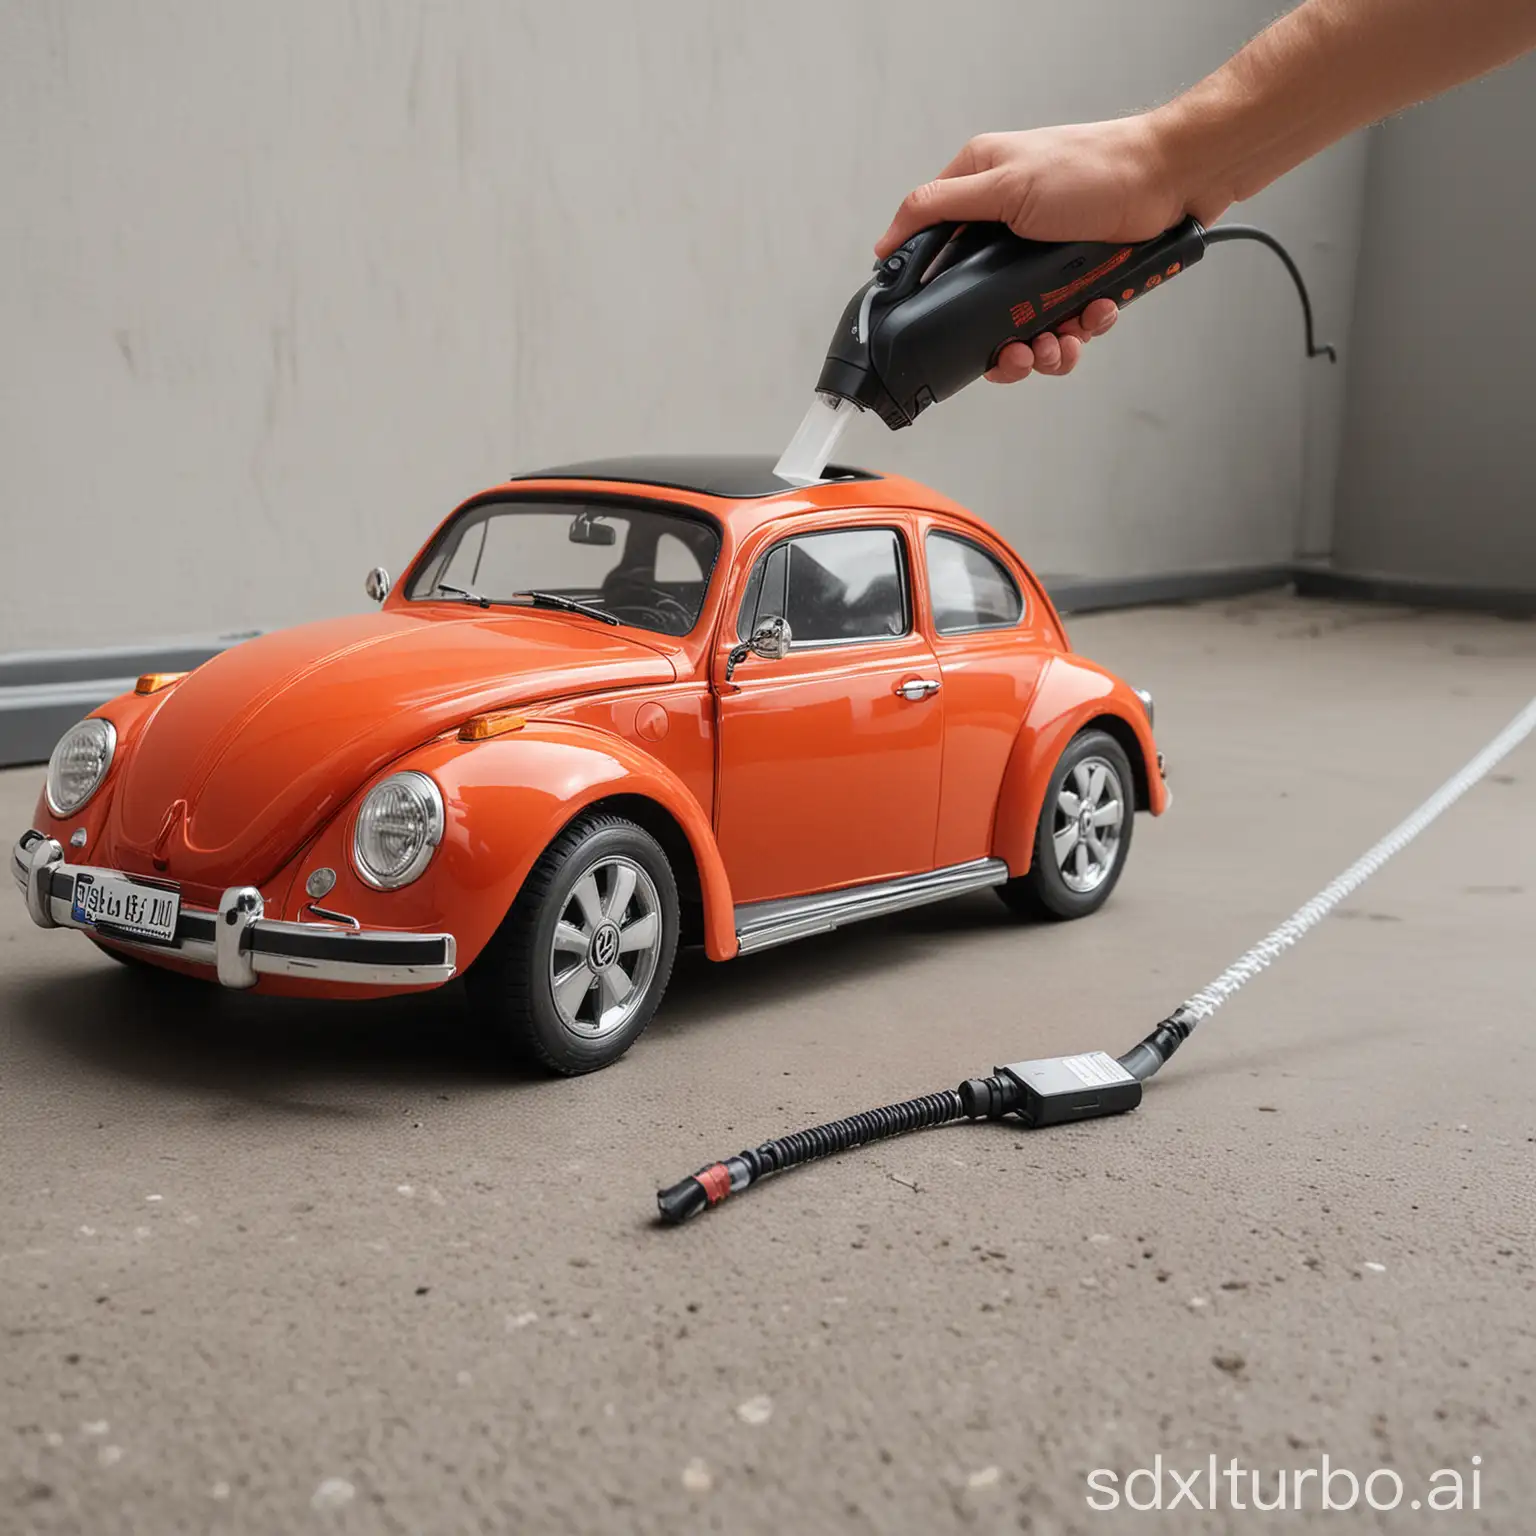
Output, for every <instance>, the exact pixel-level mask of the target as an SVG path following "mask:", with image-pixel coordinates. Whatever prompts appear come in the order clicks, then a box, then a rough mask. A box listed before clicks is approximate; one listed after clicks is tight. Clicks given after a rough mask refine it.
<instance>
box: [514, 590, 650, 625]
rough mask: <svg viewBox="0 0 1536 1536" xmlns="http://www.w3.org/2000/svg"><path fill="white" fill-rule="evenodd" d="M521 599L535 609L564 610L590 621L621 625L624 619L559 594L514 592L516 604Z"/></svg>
mask: <svg viewBox="0 0 1536 1536" xmlns="http://www.w3.org/2000/svg"><path fill="white" fill-rule="evenodd" d="M520 598H525V599H527V601H528V602H530V603H532V604H533V605H534V607H535V608H563V609H564V610H565V611H566V612H567V613H584V614H586V616H587V617H588V618H589V619H601V620H602V621H603V623H604V624H620V623H622V622H623V620H622V619H616V618H614V616H613V615H612V614H611V613H604V612H603V610H602V609H601V608H595V607H593V605H592V604H591V603H580V602H577V600H576V599H575V598H574V597H563V596H561V594H560V593H558V592H514V593H513V594H512V600H513V601H514V602H516V601H517V600H518V599H520Z"/></svg>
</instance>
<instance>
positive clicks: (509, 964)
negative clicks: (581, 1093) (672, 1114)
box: [464, 813, 678, 1076]
mask: <svg viewBox="0 0 1536 1536" xmlns="http://www.w3.org/2000/svg"><path fill="white" fill-rule="evenodd" d="M677 931H678V900H677V882H676V880H675V879H674V877H673V874H672V867H671V865H670V864H669V863H668V862H667V856H666V854H665V853H664V852H663V851H662V848H661V845H660V844H659V843H658V842H657V841H656V839H655V838H653V837H652V836H651V835H650V833H649V832H647V831H645V830H644V829H643V828H642V827H638V826H636V825H635V823H634V822H632V821H628V820H626V819H625V818H623V817H620V816H610V815H605V814H601V813H598V814H594V815H589V816H582V817H579V818H578V819H577V820H576V821H574V822H572V823H571V825H570V826H569V827H567V828H566V829H565V831H563V832H562V833H561V834H560V836H559V837H557V838H556V839H555V841H554V842H553V843H551V844H550V846H549V847H548V848H547V849H546V850H545V852H544V854H543V855H542V857H541V858H540V859H539V861H538V863H537V864H535V865H534V867H533V869H532V871H531V872H530V873H529V875H528V878H527V880H525V881H524V882H523V888H522V890H521V891H520V892H519V893H518V896H517V900H516V901H515V902H513V904H512V910H511V911H510V912H508V913H507V916H506V918H505V919H504V920H503V922H502V925H501V927H500V928H499V929H497V931H496V933H495V935H494V936H493V937H492V939H491V941H490V943H489V944H487V945H486V947H485V950H484V952H483V953H482V954H481V955H480V956H479V958H478V959H477V960H476V961H475V963H474V965H473V966H471V967H470V969H469V972H468V973H467V975H466V976H465V978H464V985H465V989H466V991H467V993H468V995H469V1000H470V1004H471V1006H472V1007H473V1008H474V1009H475V1010H476V1011H477V1012H481V1013H483V1014H484V1015H485V1016H486V1017H487V1018H488V1019H489V1020H491V1021H492V1023H493V1024H494V1025H495V1027H496V1028H497V1030H498V1032H499V1033H500V1034H501V1035H502V1036H503V1037H504V1038H505V1039H506V1040H507V1041H508V1042H509V1044H510V1045H511V1046H512V1048H513V1050H514V1051H515V1052H516V1053H517V1054H518V1055H519V1056H520V1057H522V1058H524V1059H525V1060H528V1061H530V1062H533V1063H536V1064H538V1065H540V1066H543V1067H545V1068H547V1069H549V1070H550V1071H554V1072H559V1073H562V1074H565V1075H567V1076H574V1075H576V1074H578V1073H581V1072H592V1071H595V1070H596V1069H597V1068H598V1067H606V1066H607V1065H608V1064H609V1063H610V1062H613V1061H617V1060H618V1058H619V1057H620V1056H622V1055H623V1054H624V1052H625V1051H627V1050H628V1049H629V1048H630V1046H631V1045H633V1044H634V1043H635V1041H636V1040H638V1039H639V1038H640V1035H641V1034H642V1033H643V1032H644V1030H645V1026H646V1025H647V1024H649V1023H650V1021H651V1016H652V1015H653V1014H654V1013H655V1012H656V1007H657V1005H658V1004H659V1003H660V1002H661V998H662V994H663V993H664V992H665V991H666V988H667V982H668V980H669V979H670V977H671V975H672V961H673V959H674V957H675V956H676V953H677Z"/></svg>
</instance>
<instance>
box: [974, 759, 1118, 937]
mask: <svg viewBox="0 0 1536 1536" xmlns="http://www.w3.org/2000/svg"><path fill="white" fill-rule="evenodd" d="M1135 797H1136V780H1135V778H1134V777H1133V776H1132V773H1131V763H1130V759H1129V758H1128V757H1127V756H1126V755H1125V749H1124V748H1123V747H1122V746H1121V745H1120V743H1119V742H1118V741H1116V740H1115V738H1114V737H1113V736H1111V735H1110V734H1109V733H1108V732H1107V731H1096V730H1087V731H1080V732H1079V733H1078V734H1077V735H1076V736H1074V737H1073V738H1072V740H1071V741H1070V742H1069V743H1068V744H1067V750H1066V751H1065V752H1063V753H1062V754H1061V758H1060V760H1059V761H1058V762H1057V764H1056V768H1055V771H1054V772H1053V773H1052V774H1051V780H1050V783H1049V784H1048V785H1047V787H1046V791H1045V801H1044V804H1043V805H1042V806H1041V808H1040V825H1039V826H1038V827H1037V828H1036V830H1035V851H1034V857H1033V858H1032V859H1031V861H1030V866H1029V871H1028V873H1027V874H1023V875H1020V876H1019V877H1018V879H1016V880H1009V881H1008V882H1007V883H1006V884H1004V885H1000V886H999V887H998V888H997V894H998V895H999V896H1000V897H1001V898H1002V899H1003V901H1004V903H1005V904H1006V905H1007V906H1008V907H1009V908H1011V909H1012V910H1013V911H1015V912H1019V913H1024V914H1028V915H1031V916H1038V917H1047V918H1055V919H1058V920H1061V919H1067V918H1073V917H1087V915H1088V914H1089V913H1090V912H1097V911H1098V910H1099V908H1100V907H1102V906H1103V905H1104V903H1105V902H1106V901H1107V900H1108V899H1109V893H1110V892H1111V891H1112V890H1114V888H1115V883H1116V882H1117V881H1118V880H1119V878H1120V872H1121V871H1122V870H1123V869H1124V868H1125V860H1126V855H1127V854H1129V853H1130V851H1131V831H1132V828H1133V827H1134V826H1135V810H1136V798H1135Z"/></svg>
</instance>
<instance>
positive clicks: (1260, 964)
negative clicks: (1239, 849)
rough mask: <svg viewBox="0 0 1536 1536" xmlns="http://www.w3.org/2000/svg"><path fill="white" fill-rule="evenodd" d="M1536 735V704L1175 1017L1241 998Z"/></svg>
mask: <svg viewBox="0 0 1536 1536" xmlns="http://www.w3.org/2000/svg"><path fill="white" fill-rule="evenodd" d="M1533 730H1536V699H1532V700H1531V702H1530V703H1529V704H1527V705H1526V706H1525V708H1524V709H1522V710H1521V711H1520V713H1519V714H1518V715H1516V716H1515V718H1514V719H1513V720H1511V721H1510V722H1509V724H1508V725H1506V726H1505V727H1504V729H1503V730H1502V731H1500V732H1499V734H1498V735H1497V736H1495V737H1494V738H1493V740H1492V741H1490V742H1489V743H1488V745H1487V746H1486V747H1484V748H1483V750H1482V751H1481V752H1479V753H1478V754H1477V756H1476V757H1474V758H1473V759H1472V761H1471V762H1469V763H1468V764H1467V765H1466V766H1465V767H1464V768H1462V769H1460V770H1458V771H1457V772H1456V773H1454V774H1452V776H1451V777H1450V778H1449V779H1447V780H1446V781H1445V783H1444V784H1442V785H1441V786H1440V788H1439V789H1437V790H1436V791H1435V792H1434V794H1432V795H1431V796H1430V797H1429V799H1428V800H1426V801H1425V802H1424V803H1423V805H1421V806H1420V807H1419V808H1418V810H1416V811H1415V812H1413V814H1412V815H1411V816H1409V817H1408V818H1407V819H1406V820H1404V821H1401V822H1399V823H1398V825H1397V826H1395V827H1394V828H1393V829H1392V830H1391V831H1390V832H1388V833H1387V835H1386V836H1385V837H1384V838H1382V840H1381V841H1380V842H1379V843H1377V844H1376V846H1375V847H1374V848H1371V849H1370V850H1369V851H1368V852H1366V853H1363V854H1361V855H1360V857H1359V858H1358V859H1356V860H1355V862H1354V863H1353V864H1351V865H1350V866H1349V868H1348V869H1346V870H1345V871H1344V873H1343V874H1342V875H1340V876H1338V878H1337V879H1335V880H1332V881H1330V882H1329V883H1328V884H1327V885H1326V886H1324V887H1323V889H1322V890H1320V891H1319V892H1318V893H1317V895H1316V896H1314V897H1313V898H1312V899H1311V901H1309V902H1307V903H1306V904H1305V905H1304V906H1302V907H1298V908H1297V910H1296V911H1295V912H1293V913H1292V914H1291V915H1290V916H1289V917H1288V918H1286V920H1285V921H1284V922H1283V923H1281V924H1280V926H1279V927H1278V928H1276V929H1275V930H1274V931H1273V932H1271V933H1268V934H1266V935H1265V936H1264V937H1263V938H1262V939H1260V940H1259V942H1258V943H1257V944H1255V945H1254V946H1253V948H1252V949H1250V950H1248V951H1247V953H1246V954H1244V955H1242V956H1240V957H1239V958H1238V959H1237V960H1235V961H1233V963H1232V964H1231V965H1229V966H1228V967H1227V968H1226V970H1224V971H1223V972H1222V973H1221V975H1219V976H1218V977H1217V978H1216V979H1215V980H1214V981H1212V982H1210V983H1208V984H1207V985H1206V986H1203V987H1201V989H1200V990H1199V991H1198V992H1196V993H1195V995H1194V996H1193V997H1191V998H1189V999H1187V1000H1186V1001H1185V1002H1184V1003H1183V1004H1182V1005H1181V1006H1180V1008H1179V1009H1178V1010H1177V1012H1176V1013H1175V1015H1174V1017H1175V1018H1179V1017H1183V1018H1184V1019H1185V1020H1187V1022H1188V1023H1190V1024H1192V1025H1193V1024H1196V1023H1198V1022H1199V1021H1200V1020H1201V1019H1207V1018H1209V1017H1210V1016H1211V1015H1212V1014H1213V1013H1215V1011H1216V1010H1217V1009H1218V1008H1219V1007H1221V1005H1222V1004H1223V1003H1224V1002H1226V1000H1227V999H1228V998H1229V997H1231V996H1232V995H1233V994H1234V993H1235V992H1237V991H1238V990H1239V989H1240V988H1241V987H1243V986H1245V985H1246V984H1247V983H1248V982H1250V981H1252V980H1253V978H1254V977H1255V976H1257V975H1258V974H1259V972H1260V971H1262V970H1264V969H1265V968H1266V967H1267V966H1268V965H1269V964H1270V962H1271V961H1272V960H1274V959H1275V958H1276V957H1277V956H1279V955H1282V954H1284V953H1285V951H1286V950H1288V949H1289V948H1290V947H1291V946H1292V945H1293V944H1294V943H1295V942H1296V941H1297V940H1298V939H1299V938H1300V937H1301V936H1302V935H1303V934H1304V933H1305V932H1306V931H1307V930H1308V929H1309V928H1312V927H1314V926H1315V925H1316V924H1317V923H1319V922H1321V921H1322V920H1323V918H1325V917H1326V916H1327V915H1328V914H1329V913H1330V912H1331V911H1332V910H1333V909H1334V908H1335V907H1336V906H1338V904H1339V903H1340V902H1341V901H1343V900H1344V898H1345V897H1346V896H1348V895H1349V894H1350V893H1351V892H1352V891H1354V890H1356V889H1358V888H1359V887H1360V886H1362V885H1364V884H1365V882H1366V881H1367V880H1369V879H1370V878H1371V876H1372V875H1374V874H1375V873H1376V871H1377V870H1378V869H1380V868H1381V866H1382V865H1383V864H1385V863H1386V862H1387V860H1388V859H1390V858H1391V857H1392V855H1393V854H1395V853H1401V852H1402V850H1403V849H1404V848H1406V847H1407V846H1408V844H1409V843H1411V842H1412V841H1413V840H1414V838H1416V837H1417V836H1418V835H1419V833H1420V832H1422V831H1423V830H1424V829H1425V827H1427V826H1428V825H1429V824H1430V823H1431V822H1432V821H1434V820H1435V818H1436V817H1438V816H1439V815H1440V814H1441V813H1442V812H1444V811H1446V810H1449V809H1450V807H1451V806H1453V805H1454V804H1455V803H1456V802H1457V801H1458V800H1459V799H1461V797H1462V796H1463V795H1464V794H1466V792H1467V791H1468V790H1469V789H1471V788H1472V786H1473V785H1474V784H1476V783H1477V782H1478V780H1480V779H1481V778H1483V777H1484V776H1485V775H1486V774H1487V773H1488V772H1489V771H1490V770H1491V769H1492V768H1493V767H1494V766H1495V764H1497V763H1498V762H1499V761H1500V760H1501V759H1502V758H1504V757H1506V756H1507V755H1508V754H1509V753H1510V752H1512V751H1514V749H1515V748H1516V747H1518V746H1519V745H1520V743H1521V742H1522V741H1524V740H1525V738H1526V737H1527V736H1529V735H1530V734H1531V732H1532V731H1533Z"/></svg>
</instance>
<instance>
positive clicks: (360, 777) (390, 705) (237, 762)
mask: <svg viewBox="0 0 1536 1536" xmlns="http://www.w3.org/2000/svg"><path fill="white" fill-rule="evenodd" d="M675 677H676V669H675V668H674V667H673V666H672V664H671V662H670V661H668V660H667V658H666V657H665V656H663V655H662V654H661V653H660V652H659V651H656V650H654V649H652V648H651V647H650V646H648V645H645V644H644V643H642V642H641V641H638V640H635V639H632V638H629V637H627V636H625V635H621V634H618V633H615V632H612V631H609V630H597V629H595V628H594V627H593V626H591V625H590V624H587V623H584V622H582V621H580V620H574V621H572V620H567V619H565V618H564V617H562V616H557V615H545V614H531V613H514V614H507V613H496V614H489V613H480V612H478V611H476V612H474V613H472V614H466V615H463V616H460V615H458V614H454V615H452V616H445V615H443V613H442V612H441V610H440V609H439V610H438V611H437V613H436V614H432V615H428V614H418V613H413V612H409V611H405V612H402V611H399V610H386V611H382V612H379V613H372V614H364V615H357V616H353V617H348V618H341V619H328V620H324V621H322V622H320V623H316V624H305V625H301V626H300V627H298V628H296V629H287V630H280V631H278V632H277V633H275V634H270V635H263V636H261V637H260V638H259V639H256V640H249V641H247V642H246V643H245V644H243V645H238V646H235V647H234V648H233V649H231V650H228V651H224V652H221V653H220V654H219V655H217V656H215V657H214V658H213V659H212V660H211V661H208V662H205V663H204V664H203V665H202V666H201V667H199V668H198V669H197V670H196V671H195V672H193V673H191V674H190V675H189V676H188V677H186V678H184V679H183V680H182V681H181V682H179V683H177V684H176V685H175V686H174V687H173V688H171V690H170V691H169V692H168V693H167V695H166V697H165V700H164V702H163V703H162V704H160V706H159V707H158V708H157V709H156V710H155V711H154V713H153V715H152V716H151V717H150V718H149V719H148V720H147V721H146V723H145V725H144V727H143V728H142V730H141V731H140V732H139V734H138V736H137V738H136V740H135V741H134V742H133V745H132V748H131V750H130V752H129V753H128V754H127V761H126V763H125V764H124V765H123V768H122V777H121V781H120V782H119V783H118V785H117V788H116V791H115V794H114V797H113V806H112V810H111V826H110V829H109V837H110V839H111V841H112V843H113V845H114V848H113V851H114V853H115V854H116V855H118V857H119V858H120V859H121V861H122V866H123V867H125V868H130V869H132V868H137V869H141V870H143V871H144V872H146V873H147V872H149V870H150V869H151V868H152V869H154V870H156V871H159V872H163V873H164V874H167V875H169V876H170V877H171V878H179V879H182V880H186V881H190V882H194V883H198V884H220V883H249V884H255V885H260V884H261V883H262V882H263V881H265V880H267V879H270V878H271V876H272V875H274V874H275V873H276V872H277V871H278V870H279V869H280V868H281V867H282V865H283V864H284V863H286V862H287V860H288V859H289V858H291V857H292V855H293V854H294V852H295V851H296V850H297V849H298V848H299V847H300V846H301V845H302V844H303V843H304V842H305V841H307V840H308V839H309V838H310V837H311V836H312V835H313V834H314V833H315V832H316V831H318V830H319V828H320V827H321V826H322V825H323V824H324V823H325V822H326V821H327V820H328V819H329V818H330V817H331V816H332V815H334V814H335V812H336V810H337V808H338V807H339V806H340V805H342V804H343V803H344V802H345V801H346V800H348V799H349V798H350V797H351V796H352V795H354V794H356V792H357V791H358V789H359V788H360V787H361V786H362V784H363V783H364V782H365V781H366V780H367V779H368V778H369V777H370V776H371V775H373V774H374V773H376V772H378V771H379V770H380V769H381V768H383V767H384V766H385V765H386V764H388V763H390V762H392V761H393V760H394V759H395V758H397V757H399V756H400V755H401V754H402V753H403V752H407V751H409V750H410V749H411V748H412V747H414V746H417V745H419V744H420V743H422V742H424V741H428V740H430V739H431V738H432V737H434V736H436V735H438V734H439V733H440V732H442V731H444V730H449V729H451V728H452V727H454V726H455V725H458V724H459V723H460V722H461V721H463V720H464V719H465V718H466V717H467V716H469V715H472V714H476V713H478V712H479V711H481V710H486V709H495V708H498V707H502V706H506V705H517V704H525V703H529V702H532V701H534V700H543V699H551V698H557V697H560V696H564V695H570V694H578V693H590V692H595V691H598V690H602V689H608V688H613V687H623V686H645V685H647V684H652V685H654V684H662V683H669V682H672V681H673V680H674V678H675Z"/></svg>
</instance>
